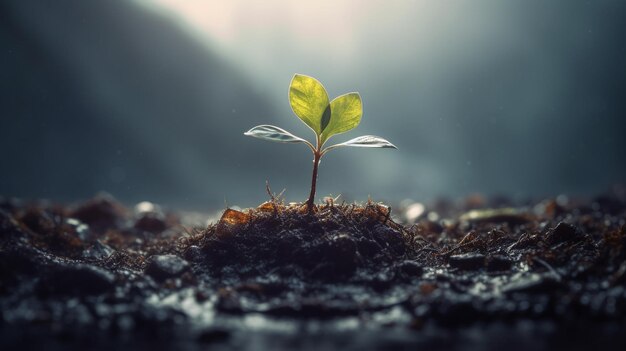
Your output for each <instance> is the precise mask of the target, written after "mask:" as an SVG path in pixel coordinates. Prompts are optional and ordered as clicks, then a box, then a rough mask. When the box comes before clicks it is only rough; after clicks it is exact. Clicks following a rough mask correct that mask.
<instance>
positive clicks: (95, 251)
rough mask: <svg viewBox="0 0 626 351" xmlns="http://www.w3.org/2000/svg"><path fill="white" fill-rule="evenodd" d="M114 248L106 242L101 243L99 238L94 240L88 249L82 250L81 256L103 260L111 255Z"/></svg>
mask: <svg viewBox="0 0 626 351" xmlns="http://www.w3.org/2000/svg"><path fill="white" fill-rule="evenodd" d="M114 251H115V250H114V249H113V248H112V247H110V246H109V245H107V244H103V243H102V242H101V241H100V240H96V242H95V243H94V244H93V245H92V246H91V247H90V248H88V249H86V250H85V251H83V257H84V258H88V259H94V260H103V259H105V258H108V257H109V256H111V254H112V253H113V252H114Z"/></svg>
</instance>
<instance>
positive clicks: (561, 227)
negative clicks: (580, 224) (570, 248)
mask: <svg viewBox="0 0 626 351" xmlns="http://www.w3.org/2000/svg"><path fill="white" fill-rule="evenodd" d="M582 235H583V234H582V232H581V231H580V230H579V229H578V228H577V227H576V226H574V225H571V224H569V223H565V222H559V224H557V225H556V227H555V228H554V229H552V231H551V232H549V233H548V242H549V243H550V244H558V243H562V242H564V241H567V240H573V239H575V238H578V237H580V236H582Z"/></svg>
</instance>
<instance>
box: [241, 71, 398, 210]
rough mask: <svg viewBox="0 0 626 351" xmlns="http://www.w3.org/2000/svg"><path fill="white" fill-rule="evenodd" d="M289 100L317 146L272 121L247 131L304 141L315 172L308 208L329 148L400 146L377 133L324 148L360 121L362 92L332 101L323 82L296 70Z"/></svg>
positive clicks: (273, 138) (257, 135)
mask: <svg viewBox="0 0 626 351" xmlns="http://www.w3.org/2000/svg"><path fill="white" fill-rule="evenodd" d="M289 103H290V104H291V109H292V110H293V112H294V113H295V114H296V116H298V118H300V119H301V120H302V122H304V124H306V125H307V126H308V127H309V128H311V129H312V130H313V132H315V146H314V145H313V144H312V143H310V142H309V141H307V140H305V139H302V138H300V137H297V136H295V135H293V134H291V133H289V132H288V131H286V130H284V129H282V128H279V127H276V126H272V125H266V124H265V125H260V126H256V127H254V128H252V129H250V130H249V131H247V132H245V133H244V134H245V135H248V136H252V137H255V138H259V139H264V140H270V141H276V142H280V143H303V144H306V145H307V146H308V147H309V148H310V149H311V151H312V152H313V176H312V179H311V193H310V194H309V199H308V200H307V202H306V205H307V208H308V211H309V212H312V211H313V205H314V202H315V186H316V183H317V169H318V167H319V164H320V160H321V159H322V157H324V155H326V153H327V152H328V151H330V150H332V149H336V148H339V147H342V146H352V147H378V148H394V149H397V148H396V147H395V146H394V145H393V144H392V143H390V142H389V141H387V140H385V139H383V138H381V137H377V136H374V135H364V136H360V137H357V138H354V139H351V140H348V141H346V142H343V143H339V144H335V145H331V146H327V147H326V148H324V144H326V142H327V141H328V139H330V138H331V137H332V136H333V135H337V134H341V133H345V132H347V131H349V130H352V129H354V128H356V126H358V125H359V123H361V116H362V115H363V104H362V102H361V96H360V95H359V93H348V94H344V95H341V96H338V97H336V98H334V99H333V100H332V101H329V99H328V93H326V89H324V86H323V85H322V83H320V82H319V81H318V80H317V79H315V78H313V77H309V76H305V75H301V74H296V75H294V76H293V79H292V80H291V84H290V85H289Z"/></svg>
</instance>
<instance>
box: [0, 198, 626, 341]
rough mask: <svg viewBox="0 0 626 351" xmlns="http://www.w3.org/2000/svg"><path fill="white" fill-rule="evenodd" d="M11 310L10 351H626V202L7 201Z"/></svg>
mask: <svg viewBox="0 0 626 351" xmlns="http://www.w3.org/2000/svg"><path fill="white" fill-rule="evenodd" d="M494 208H495V209H494ZM390 212H391V213H390ZM396 215H397V216H398V217H397V218H396V217H395V216H396ZM399 223H403V224H399ZM0 308H1V310H0V313H1V314H0V341H1V344H2V345H7V346H13V347H17V346H19V347H21V348H24V347H26V348H29V347H32V348H35V347H40V348H44V347H45V348H46V349H48V350H55V349H61V348H67V347H76V348H84V347H86V346H90V347H93V346H94V345H97V346H100V348H102V349H112V348H115V349H125V348H127V349H131V348H133V349H137V348H147V347H153V346H154V347H157V346H158V347H163V346H172V347H177V348H179V349H189V350H194V349H204V348H206V346H207V345H210V346H211V347H212V348H214V349H231V348H233V347H235V348H238V349H249V350H252V349H254V350H258V349H271V350H277V349H301V350H314V349H331V350H332V349H336V350H339V349H341V350H362V349H386V348H394V349H415V347H416V346H421V347H426V348H428V349H448V348H453V349H485V350H491V349H493V350H495V349H500V348H502V347H507V348H509V349H520V350H521V349H548V348H550V349H553V348H554V347H565V346H567V347H570V348H572V349H581V348H588V347H598V346H602V347H605V348H608V349H624V347H626V342H625V341H624V340H623V339H624V338H623V335H622V334H623V330H624V328H625V327H626V318H625V315H626V203H625V199H624V196H623V192H614V193H611V194H609V195H606V196H602V197H598V198H595V199H592V200H588V201H574V200H571V199H567V198H566V197H564V196H560V197H558V198H556V199H548V200H544V201H540V202H537V203H528V204H521V205H520V204H516V206H512V205H511V204H509V203H507V202H506V201H504V200H497V201H495V200H494V201H485V200H483V199H482V198H480V197H471V198H468V199H466V200H465V201H464V202H463V203H448V202H438V203H435V204H432V205H429V206H426V207H422V205H420V204H408V205H407V206H405V207H403V208H400V209H399V210H398V211H390V209H389V208H388V207H386V206H384V205H382V204H377V203H368V204H365V205H363V206H356V205H345V204H342V205H337V204H332V203H330V202H329V203H326V204H325V205H320V206H319V207H318V208H317V209H316V212H315V213H314V214H313V215H311V214H308V213H307V212H306V211H305V210H304V209H303V208H301V207H300V206H298V205H283V204H281V203H280V201H278V200H275V199H274V200H273V201H270V202H267V203H264V204H262V205H260V206H259V207H258V208H256V209H253V210H242V211H237V210H232V209H229V210H226V211H225V212H224V213H223V215H222V217H221V219H220V220H219V221H216V222H215V223H213V224H210V225H209V226H208V227H207V228H196V229H193V228H190V227H189V226H186V225H185V219H184V216H178V215H175V214H169V213H164V212H163V211H161V210H160V209H159V208H158V207H155V206H153V205H151V204H140V205H139V206H137V208H135V209H134V210H130V209H127V208H125V207H123V206H122V205H120V204H119V203H117V202H115V200H114V199H111V198H108V197H97V198H94V199H92V200H90V201H87V202H85V203H81V204H77V205H73V206H58V205H51V204H47V203H21V202H18V201H9V200H3V201H1V202H0ZM3 349H4V348H3Z"/></svg>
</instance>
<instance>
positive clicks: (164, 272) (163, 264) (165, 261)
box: [145, 255, 189, 281]
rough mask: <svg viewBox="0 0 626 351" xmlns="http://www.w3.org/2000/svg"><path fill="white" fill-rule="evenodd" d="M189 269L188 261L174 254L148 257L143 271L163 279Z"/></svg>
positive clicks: (160, 279) (159, 279)
mask: <svg viewBox="0 0 626 351" xmlns="http://www.w3.org/2000/svg"><path fill="white" fill-rule="evenodd" d="M187 269H189V263H188V262H187V261H185V260H184V259H182V258H180V257H178V256H176V255H154V256H150V258H148V265H147V266H146V270H145V273H146V274H148V275H149V276H151V277H152V278H154V279H156V280H158V281H163V280H165V279H168V278H173V277H176V276H179V275H181V274H182V273H184V272H185V271H186V270H187Z"/></svg>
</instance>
